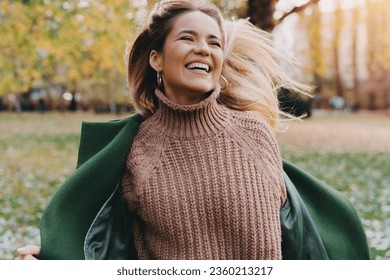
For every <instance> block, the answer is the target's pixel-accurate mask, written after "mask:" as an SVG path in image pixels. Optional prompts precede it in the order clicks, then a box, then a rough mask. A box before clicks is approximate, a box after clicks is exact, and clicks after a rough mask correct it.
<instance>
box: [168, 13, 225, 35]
mask: <svg viewBox="0 0 390 280" xmlns="http://www.w3.org/2000/svg"><path fill="white" fill-rule="evenodd" d="M183 30H191V31H195V32H196V33H198V34H200V35H206V36H208V35H215V36H218V37H219V38H220V37H221V30H220V28H219V26H218V23H217V22H216V21H215V19H213V18H212V17H210V16H209V15H207V14H205V13H203V12H200V11H195V12H188V13H184V14H181V15H179V16H178V17H177V18H175V20H174V21H173V26H172V30H171V32H170V35H173V36H175V35H177V34H178V33H180V32H181V31H183Z"/></svg>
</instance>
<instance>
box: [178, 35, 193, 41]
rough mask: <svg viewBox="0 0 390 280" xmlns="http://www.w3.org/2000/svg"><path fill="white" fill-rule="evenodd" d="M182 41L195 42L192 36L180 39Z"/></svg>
mask: <svg viewBox="0 0 390 280" xmlns="http://www.w3.org/2000/svg"><path fill="white" fill-rule="evenodd" d="M180 40H185V41H194V39H193V38H192V37H190V36H183V37H180Z"/></svg>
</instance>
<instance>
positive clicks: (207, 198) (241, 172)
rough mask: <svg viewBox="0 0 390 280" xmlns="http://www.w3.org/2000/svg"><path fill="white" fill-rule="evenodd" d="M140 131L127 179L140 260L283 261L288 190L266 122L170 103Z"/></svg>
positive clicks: (214, 106)
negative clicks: (283, 217) (282, 213)
mask: <svg viewBox="0 0 390 280" xmlns="http://www.w3.org/2000/svg"><path fill="white" fill-rule="evenodd" d="M156 95H157V97H158V99H159V102H160V107H159V109H158V110H157V111H156V112H155V113H154V114H153V115H152V116H150V117H149V118H147V119H146V120H145V121H144V122H143V123H142V124H141V125H140V127H139V131H138V133H137V135H136V137H135V138H134V142H133V144H132V147H131V151H130V153H129V156H128V159H127V164H126V171H125V173H124V175H123V177H122V192H123V194H124V198H125V199H126V201H127V203H128V205H129V208H130V211H131V212H132V213H133V216H134V217H135V218H134V222H133V227H134V239H135V245H136V249H137V252H138V257H139V258H140V259H280V258H281V229H280V218H279V211H280V208H281V207H282V205H283V203H284V201H285V198H286V190H285V187H284V183H283V179H282V163H281V157H280V154H279V151H278V147H277V144H276V142H275V139H274V137H273V135H272V133H271V131H270V129H269V127H268V125H267V124H266V122H265V121H263V120H262V119H260V118H258V117H256V116H253V115H251V114H248V113H244V112H238V111H233V110H230V109H228V108H226V107H224V106H222V105H220V104H218V103H217V97H218V95H219V89H216V90H215V91H214V92H213V93H212V94H211V95H210V96H209V97H208V98H207V99H205V100H204V101H202V102H200V103H198V104H195V105H186V106H182V105H178V104H174V103H172V102H171V101H170V100H169V99H168V98H167V97H166V96H165V95H164V94H163V93H161V92H160V91H158V90H156Z"/></svg>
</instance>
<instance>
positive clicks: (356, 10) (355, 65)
mask: <svg viewBox="0 0 390 280" xmlns="http://www.w3.org/2000/svg"><path fill="white" fill-rule="evenodd" d="M352 13H353V14H352V67H353V85H354V101H353V103H354V104H353V105H354V108H355V109H358V108H359V102H360V81H359V68H358V67H359V65H358V62H357V59H358V50H357V47H358V34H359V7H355V8H354V9H353V12H352Z"/></svg>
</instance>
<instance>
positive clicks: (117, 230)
mask: <svg viewBox="0 0 390 280" xmlns="http://www.w3.org/2000/svg"><path fill="white" fill-rule="evenodd" d="M226 25H227V28H228V29H227V30H225V28H224V23H223V19H222V16H221V14H220V12H219V11H218V9H216V8H215V7H214V6H213V5H210V4H202V3H193V1H192V2H189V1H168V2H164V3H160V4H158V5H157V7H156V9H155V10H154V11H153V12H152V14H151V16H150V19H149V21H148V23H147V25H146V26H145V27H144V29H143V30H141V32H140V34H139V36H138V37H137V39H136V40H135V42H134V44H133V46H132V48H131V50H130V52H129V54H128V83H129V88H130V92H131V95H132V99H133V102H134V104H135V106H136V109H137V112H138V113H139V115H136V116H133V117H130V118H127V119H126V120H120V121H116V122H113V123H109V124H107V125H103V124H100V127H99V129H97V127H94V128H93V127H92V128H91V124H86V125H85V126H84V127H83V132H82V139H81V144H80V151H79V161H78V169H77V171H76V173H75V175H73V176H72V177H71V178H70V179H69V180H68V181H67V182H65V183H64V185H63V186H62V188H61V189H60V191H59V192H58V194H57V195H56V196H55V197H54V198H53V200H52V201H51V203H50V205H49V206H48V208H47V209H46V211H45V213H44V215H43V217H42V225H41V237H42V251H40V248H39V247H36V246H30V247H25V248H21V249H19V251H18V254H19V256H18V258H19V259H28V258H33V257H34V255H35V256H36V255H38V254H39V255H40V257H43V258H49V259H74V258H92V259H96V258H98V259H99V258H138V259H281V258H282V226H281V218H280V217H281V210H280V209H281V208H282V207H283V206H284V205H285V203H286V199H287V193H286V185H285V181H284V178H283V165H282V159H281V157H280V154H279V151H278V147H277V144H276V142H275V139H274V136H273V133H272V128H276V126H277V123H278V120H279V115H280V113H279V109H278V103H277V99H276V94H275V92H276V90H277V85H281V86H284V87H289V88H292V89H294V90H301V89H304V87H302V86H300V85H299V84H297V83H295V82H294V81H292V80H290V79H289V78H288V77H287V76H286V75H285V74H284V72H283V71H282V70H281V68H280V67H279V66H278V65H277V63H276V62H275V57H278V54H277V52H276V51H275V50H274V49H273V48H272V47H271V42H270V40H267V39H265V38H264V36H263V35H264V34H262V33H261V32H259V31H256V30H255V29H254V27H253V26H251V25H250V24H248V23H247V22H245V21H239V22H235V23H229V22H226ZM251 36H252V37H251ZM253 36H255V37H253ZM256 39H260V41H258V40H256ZM250 41H252V43H255V44H254V45H253V46H251V47H248V44H247V43H248V42H250ZM275 83H276V84H275ZM275 85H276V86H275ZM140 116H142V118H141V117H140ZM141 120H142V122H141ZM92 126H93V125H92ZM87 138H88V139H87ZM91 139H94V140H95V142H94V143H93V147H91V146H90V144H91V142H90V140H91ZM130 147H131V148H130ZM129 149H130V150H129ZM86 186H87V187H86ZM91 188H93V189H91ZM121 201H125V204H123V203H122V202H121ZM70 202H72V203H70ZM102 205H103V207H102ZM123 205H126V206H127V209H128V210H124V209H123ZM118 209H119V210H118ZM309 224H310V223H309ZM108 225H109V226H108ZM107 227H109V229H107ZM309 227H310V228H311V229H312V228H314V226H313V225H312V224H310V225H309ZM112 229H114V230H112ZM313 231H315V229H314V230H313ZM58 232H61V234H58ZM102 236H103V237H102ZM313 236H315V238H313V240H315V242H314V243H316V245H315V246H318V247H320V249H319V250H320V251H321V250H323V251H325V249H324V248H323V245H322V243H321V240H320V238H319V237H318V233H315V234H313ZM312 248H314V247H312ZM21 250H22V251H21ZM23 250H24V252H23ZM325 255H326V254H324V255H323V256H324V258H325V257H326V256H325Z"/></svg>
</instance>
